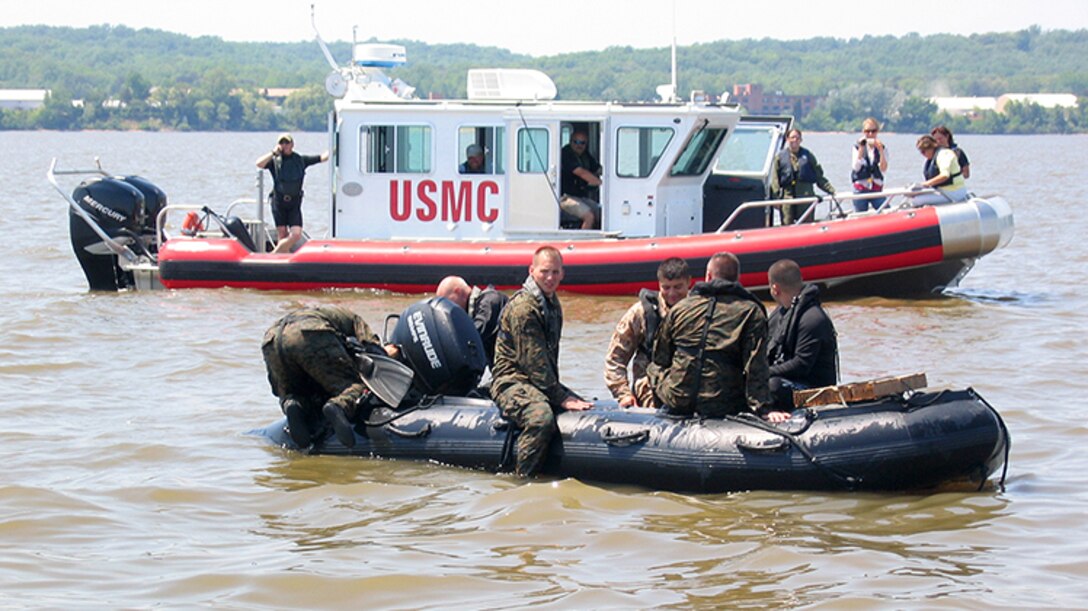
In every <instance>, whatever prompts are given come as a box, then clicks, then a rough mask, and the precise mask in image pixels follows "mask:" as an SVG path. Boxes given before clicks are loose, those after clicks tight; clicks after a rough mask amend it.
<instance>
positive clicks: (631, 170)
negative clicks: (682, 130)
mask: <svg viewBox="0 0 1088 611" xmlns="http://www.w3.org/2000/svg"><path fill="white" fill-rule="evenodd" d="M673 133H674V130H673V129H672V128H669V127H621V128H620V129H619V131H618V132H617V134H616V174H617V175H618V176H620V177H622V178H646V177H647V176H649V175H650V174H653V171H654V168H655V167H657V162H658V161H660V160H661V154H662V153H664V152H665V149H666V148H668V146H669V142H672V136H673Z"/></svg>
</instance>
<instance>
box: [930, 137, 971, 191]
mask: <svg viewBox="0 0 1088 611" xmlns="http://www.w3.org/2000/svg"><path fill="white" fill-rule="evenodd" d="M945 150H948V149H946V148H944V147H942V146H939V147H937V148H936V149H934V150H933V156H932V157H930V158H929V159H926V165H925V167H923V168H922V176H925V178H926V180H929V179H931V178H933V177H935V176H938V175H940V173H941V169H940V168H939V167H937V155H940V154H941V151H945ZM960 174H962V172H960V168H959V160H958V159H957V160H956V171H955V172H953V173H952V174H951V175H950V176H949V177H948V178H945V179H944V180H942V181H941V182H939V183H937V184H935V185H932V186H934V187H944V186H948V185H950V184H952V182H953V181H954V180H955V179H956V177H957V176H959V175H960Z"/></svg>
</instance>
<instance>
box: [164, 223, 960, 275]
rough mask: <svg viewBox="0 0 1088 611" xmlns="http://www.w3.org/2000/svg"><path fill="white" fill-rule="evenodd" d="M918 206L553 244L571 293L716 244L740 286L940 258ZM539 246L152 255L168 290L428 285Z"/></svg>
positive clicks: (182, 243) (233, 249) (519, 260)
mask: <svg viewBox="0 0 1088 611" xmlns="http://www.w3.org/2000/svg"><path fill="white" fill-rule="evenodd" d="M917 212H918V213H919V214H907V213H895V214H893V215H883V216H881V217H870V218H868V219H858V220H856V221H847V222H842V223H830V224H827V225H820V224H810V225H805V226H796V227H788V228H779V229H773V230H752V231H745V232H743V233H741V234H739V235H740V237H739V239H738V238H737V237H736V235H735V234H720V235H698V236H688V237H680V238H668V239H662V240H648V239H638V240H621V241H597V242H573V243H567V244H556V246H557V247H560V249H561V250H562V251H563V253H564V263H565V268H566V275H565V278H564V280H563V285H564V288H565V289H566V290H570V291H577V292H587V293H600V294H609V293H630V292H631V291H632V289H634V288H637V287H641V286H652V285H653V284H655V283H656V272H657V265H658V264H659V263H660V262H661V260H663V259H665V258H667V257H672V256H678V257H681V258H684V259H686V260H687V261H688V263H689V265H691V266H692V269H693V270H694V271H695V275H696V276H700V275H701V273H700V271H701V270H702V268H703V267H705V265H706V261H707V259H708V258H709V257H710V256H711V255H712V254H713V253H715V252H718V251H721V250H728V251H730V252H733V253H735V254H737V256H738V257H739V258H740V260H741V269H742V271H743V272H744V273H743V277H742V282H743V283H744V284H745V285H746V286H762V285H765V284H766V272H767V269H768V268H769V267H770V266H771V264H772V263H774V262H775V261H777V260H779V259H782V258H790V259H793V260H795V261H797V262H798V264H800V265H801V267H802V268H803V269H804V273H805V278H806V279H807V280H812V281H820V280H829V279H835V278H842V277H853V276H859V275H867V274H879V273H887V272H894V271H897V270H902V269H909V268H914V267H920V266H925V265H933V264H936V263H940V262H941V261H942V260H943V249H942V247H941V237H940V228H939V226H938V224H937V219H936V215H935V213H933V212H932V211H931V210H929V209H921V210H918V211H917ZM923 212H928V213H929V214H928V215H923V214H921V213H923ZM926 216H928V218H924V217H926ZM867 221H882V222H867ZM825 227H826V229H825ZM539 245H540V243H489V244H487V245H481V244H479V243H465V242H461V243H435V242H404V243H390V242H365V241H327V242H315V241H311V242H309V243H308V244H307V245H306V247H305V248H304V249H303V250H300V251H299V252H298V253H296V254H294V255H252V254H250V253H248V252H247V251H245V250H244V249H243V248H242V247H241V245H239V244H238V243H237V242H235V241H233V240H225V239H223V240H174V241H171V242H168V243H167V244H166V245H164V247H163V250H162V252H161V253H160V271H161V276H162V281H163V284H164V285H165V286H166V287H168V288H216V287H222V286H234V287H239V288H257V289H280V290H312V289H320V288H354V287H361V288H381V289H388V290H396V291H405V292H429V291H432V290H434V286H435V285H436V284H437V283H438V281H439V280H441V279H442V278H443V277H444V276H446V275H449V274H457V275H460V276H464V277H465V279H466V280H468V281H469V282H470V283H473V284H486V283H491V284H495V285H497V286H503V287H516V286H520V285H521V283H522V281H523V280H524V279H525V276H526V273H527V271H528V264H529V260H530V259H529V257H530V256H531V253H532V251H533V250H535V249H536V248H537V247H538V246H539Z"/></svg>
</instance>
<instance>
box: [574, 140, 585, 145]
mask: <svg viewBox="0 0 1088 611" xmlns="http://www.w3.org/2000/svg"><path fill="white" fill-rule="evenodd" d="M587 142H588V141H587V140H571V143H572V144H586V143H587Z"/></svg>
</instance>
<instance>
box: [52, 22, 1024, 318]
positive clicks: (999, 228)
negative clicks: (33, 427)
mask: <svg viewBox="0 0 1088 611" xmlns="http://www.w3.org/2000/svg"><path fill="white" fill-rule="evenodd" d="M318 42H319V43H320V46H321V48H322V50H323V52H324V54H325V56H326V59H327V60H328V61H329V64H330V65H331V66H332V67H333V70H332V72H331V73H330V74H329V75H328V78H327V79H326V83H325V84H326V89H327V90H328V92H329V93H330V94H331V95H333V96H335V97H336V101H335V104H334V110H333V112H332V113H331V115H330V121H329V124H330V127H329V134H328V135H329V148H330V151H331V160H332V163H331V171H330V177H331V180H330V183H331V184H329V185H328V190H327V194H328V200H329V201H328V205H329V206H330V233H331V235H330V236H329V237H326V238H321V239H308V240H307V241H306V242H305V243H303V244H302V245H301V246H300V247H297V249H296V250H295V252H293V253H289V254H287V253H285V254H272V253H271V252H269V251H270V250H271V246H272V242H273V238H272V236H273V235H274V231H270V229H271V228H270V227H269V226H268V224H266V223H265V218H266V217H265V213H264V210H265V197H264V192H263V188H261V187H259V188H258V193H257V197H256V198H255V199H253V200H247V201H238V202H233V203H231V204H230V205H229V206H227V207H226V208H225V209H222V208H221V209H220V210H221V213H217V212H216V211H214V210H213V209H212V208H211V207H209V206H204V205H197V206H185V205H176V204H168V203H167V201H166V196H165V194H163V193H162V192H161V191H160V190H158V189H157V188H156V187H155V186H154V184H152V183H151V182H150V181H148V180H146V179H143V178H139V177H123V176H112V175H111V174H109V173H108V172H105V171H102V169H101V167H98V168H95V169H94V170H93V174H95V176H93V177H92V178H90V179H89V180H84V181H83V182H82V183H80V185H79V186H78V187H76V189H75V191H74V192H72V193H71V195H69V193H68V192H67V191H66V190H65V189H63V188H62V187H61V186H60V185H59V184H58V182H57V177H58V176H59V175H65V174H68V175H74V174H83V173H85V172H84V171H80V170H67V171H64V170H58V169H57V168H56V160H54V163H53V166H52V167H51V168H50V171H49V179H50V181H51V182H52V183H53V185H54V186H55V187H56V188H57V190H58V192H60V193H61V195H62V196H64V197H65V198H66V200H67V201H68V203H69V208H70V217H71V218H70V230H71V236H72V244H73V249H74V250H75V253H76V255H77V257H78V258H79V260H80V262H81V264H82V266H83V268H84V271H85V274H86V276H87V278H88V282H89V284H90V287H91V288H92V289H94V290H117V289H120V288H141V289H143V288H158V287H166V288H169V289H183V288H214V287H241V288H255V289H283V290H310V289H324V288H375V289H387V290H392V291H403V292H428V291H431V290H433V288H434V286H435V285H436V283H437V282H438V281H439V280H440V279H441V278H442V277H444V276H446V275H448V274H459V275H461V276H464V277H465V278H466V279H467V280H468V281H469V282H470V283H477V284H488V283H490V284H494V285H496V286H498V287H500V288H514V287H517V286H518V285H520V283H521V281H522V280H523V279H524V275H525V270H526V266H527V264H528V262H529V260H530V255H531V253H532V252H533V251H534V250H535V249H536V248H538V247H540V246H541V245H544V244H549V245H553V246H556V247H558V248H559V249H560V250H561V251H562V252H563V255H564V263H565V269H566V278H565V280H564V282H563V288H564V290H567V291H572V292H579V293H594V294H634V293H635V292H637V291H638V289H640V288H643V287H649V286H653V285H654V284H655V282H656V278H655V272H656V268H657V265H658V263H659V262H660V261H661V260H663V259H665V258H666V257H671V256H677V257H681V258H684V259H686V260H688V262H689V263H690V264H691V265H692V266H693V269H701V268H702V267H703V266H704V265H705V262H706V260H707V259H708V258H709V257H710V256H711V255H712V254H713V253H715V252H718V251H722V250H728V251H730V252H733V253H735V254H736V255H737V256H738V257H739V258H740V260H741V262H742V269H743V271H744V275H743V277H742V278H741V280H742V282H743V283H744V284H745V286H748V287H750V288H754V289H759V288H761V287H765V286H766V284H767V276H766V272H767V269H768V267H769V266H770V265H771V264H772V263H773V262H774V261H776V260H778V259H780V258H784V257H788V258H791V259H794V260H795V261H797V262H798V263H799V264H800V265H801V267H802V268H803V270H804V275H805V278H806V279H807V280H811V281H815V282H819V283H821V284H823V285H824V286H825V288H826V289H829V290H830V291H831V292H832V293H835V292H846V293H854V294H885V295H901V296H908V295H912V294H919V293H921V294H928V293H930V292H932V291H936V290H941V289H943V288H945V287H948V286H953V285H955V284H956V283H957V282H958V281H959V280H960V278H962V277H963V275H964V274H966V273H967V271H968V270H970V269H971V267H972V265H973V264H974V262H975V261H976V260H977V259H978V258H979V257H982V256H984V255H986V254H987V253H990V252H992V251H993V250H995V249H997V248H1000V247H1002V246H1004V245H1005V244H1007V243H1008V242H1009V240H1010V239H1011V237H1012V233H1013V219H1012V212H1011V209H1010V207H1009V205H1008V204H1007V203H1006V202H1005V201H1004V200H1003V199H1002V198H1000V197H988V198H979V197H972V198H971V199H970V200H969V201H966V202H963V203H954V204H952V203H950V204H947V205H942V206H921V207H915V206H913V205H911V198H910V196H911V195H913V194H912V193H910V192H907V191H905V190H889V191H886V192H885V193H884V194H883V195H884V196H886V197H888V201H887V202H886V203H885V204H884V205H883V207H882V208H880V209H879V210H878V211H876V212H873V211H870V212H867V213H861V214H859V213H854V212H847V211H846V210H847V209H852V206H851V205H849V203H848V202H847V200H849V199H852V198H853V197H855V196H852V195H847V196H841V197H839V198H838V199H827V200H819V199H818V198H809V199H802V200H792V202H791V203H804V204H807V205H808V210H807V212H806V213H805V215H804V216H803V217H802V219H801V221H803V222H799V223H797V224H792V225H785V226H783V225H775V224H774V223H773V222H771V220H772V219H773V218H774V216H775V215H773V214H771V212H772V211H773V210H775V209H777V208H779V207H780V206H781V205H782V204H783V200H778V201H769V200H768V195H769V189H768V185H769V176H770V171H771V165H772V163H773V160H774V155H775V153H776V152H777V151H778V150H779V149H780V148H781V147H782V146H783V143H784V139H785V133H786V131H787V129H788V128H789V126H790V119H788V118H773V117H750V116H742V113H741V111H740V109H739V108H738V107H736V106H735V105H731V104H711V103H706V102H704V101H702V99H701V97H700V96H699V95H696V94H693V95H692V97H691V99H690V100H688V101H680V100H678V99H677V98H676V96H675V93H674V92H675V84H673V85H670V86H663V87H662V88H659V92H660V93H662V100H661V101H659V102H655V103H620V102H573V101H560V100H557V99H556V97H557V91H556V88H555V85H554V84H553V82H552V81H551V80H550V79H549V78H548V77H547V76H546V75H544V74H543V73H540V72H537V71H532V70H470V71H469V73H468V96H467V99H465V100H426V99H417V98H416V97H415V95H414V89H413V88H412V87H410V86H408V85H407V84H405V83H404V82H403V81H401V80H399V79H395V78H390V77H389V76H387V75H386V74H385V70H388V69H395V68H396V67H397V66H399V65H401V64H403V63H404V62H405V60H406V52H405V49H404V48H403V47H401V46H398V45H387V44H356V45H354V47H353V58H352V61H351V62H350V63H349V64H348V65H346V66H342V67H341V66H337V65H336V63H335V62H334V61H333V58H332V55H331V53H330V52H329V50H328V48H327V46H326V45H325V43H324V42H323V41H321V39H320V36H319V37H318ZM674 83H675V78H674ZM575 132H580V133H585V134H587V135H588V141H589V143H588V150H589V152H590V153H591V154H592V155H593V156H594V157H595V158H596V159H598V160H599V161H600V163H601V166H602V175H601V178H602V185H601V186H600V188H599V193H598V200H599V202H600V216H599V221H600V229H581V228H576V227H580V225H579V224H578V223H577V222H574V223H571V222H570V221H571V220H572V219H569V218H565V217H564V214H563V213H562V212H561V210H560V207H559V201H560V197H561V195H562V193H561V192H560V173H561V167H560V165H561V164H560V159H561V151H562V148H563V147H564V146H565V145H566V144H567V143H568V142H569V140H570V138H571V135H572V134H573V133H575ZM470 145H476V146H478V147H480V149H482V151H483V152H484V155H485V162H484V168H483V170H484V171H483V173H480V174H462V173H461V172H460V171H459V167H460V166H461V164H462V163H463V162H464V161H465V159H466V158H465V155H466V150H467V149H468V147H469V146H470ZM319 191H320V189H316V188H313V189H312V190H311V192H310V193H309V194H308V197H307V202H309V203H311V205H312V204H313V203H314V202H320V201H321V196H320V195H319ZM844 202H846V205H845V206H844V205H843V203H844ZM187 214H188V215H189V218H188V222H185V223H184V224H183V221H182V218H183V217H185V216H186V215H187ZM194 215H197V216H199V217H200V218H193V216H194Z"/></svg>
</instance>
